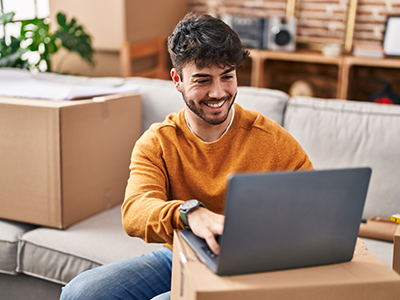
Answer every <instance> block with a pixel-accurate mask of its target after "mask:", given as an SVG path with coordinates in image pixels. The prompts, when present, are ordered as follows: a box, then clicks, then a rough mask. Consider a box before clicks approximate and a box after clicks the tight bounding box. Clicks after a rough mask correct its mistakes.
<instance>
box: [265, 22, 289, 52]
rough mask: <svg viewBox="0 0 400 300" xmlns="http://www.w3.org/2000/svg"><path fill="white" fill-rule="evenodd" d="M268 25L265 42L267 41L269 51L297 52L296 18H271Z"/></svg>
mask: <svg viewBox="0 0 400 300" xmlns="http://www.w3.org/2000/svg"><path fill="white" fill-rule="evenodd" d="M267 25H268V26H265V28H266V31H265V33H264V34H265V35H266V38H265V40H267V49H269V50H273V51H289V52H293V51H295V50H296V32H297V20H296V18H294V17H289V18H286V19H281V18H269V19H268V24H267Z"/></svg>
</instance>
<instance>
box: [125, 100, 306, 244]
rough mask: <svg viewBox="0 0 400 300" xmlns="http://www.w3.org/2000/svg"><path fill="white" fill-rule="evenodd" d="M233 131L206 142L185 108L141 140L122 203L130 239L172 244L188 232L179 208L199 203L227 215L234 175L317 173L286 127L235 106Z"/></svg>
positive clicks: (153, 128)
mask: <svg viewBox="0 0 400 300" xmlns="http://www.w3.org/2000/svg"><path fill="white" fill-rule="evenodd" d="M235 108H236V113H235V118H234V120H233V123H232V125H231V127H230V128H229V130H228V131H227V132H226V133H225V135H223V136H222V137H221V138H220V139H219V140H217V141H215V142H212V143H205V142H203V141H201V140H200V139H199V138H197V137H196V136H195V135H194V134H193V133H192V132H191V131H190V129H189V128H188V127H187V125H186V122H185V118H184V109H182V110H181V111H180V112H179V113H178V114H171V115H169V116H168V117H167V118H166V119H165V121H164V122H163V123H157V124H153V125H152V126H151V127H150V128H149V130H147V131H146V132H145V133H144V134H143V135H142V137H141V138H140V139H139V140H138V141H137V143H136V145H135V148H134V149H133V153H132V161H131V165H130V169H131V172H130V178H129V180H128V185H127V188H126V193H125V201H124V203H123V205H122V221H123V226H124V228H125V231H126V232H127V234H128V235H130V236H137V237H140V238H142V239H144V240H145V241H146V242H166V243H167V245H166V246H167V247H169V248H170V249H172V240H173V230H174V229H175V228H181V229H183V228H184V226H183V224H182V221H181V219H180V216H179V210H178V207H179V205H180V204H181V203H183V202H184V201H186V200H190V199H197V200H199V201H201V202H203V203H204V205H205V206H206V207H207V208H208V209H210V210H211V211H214V212H217V213H222V211H223V208H224V192H225V188H226V183H227V175H228V174H230V173H234V172H251V171H261V170H264V171H276V170H296V169H313V166H312V163H311V162H310V160H309V158H308V156H307V155H306V153H305V152H304V150H303V149H302V148H301V147H300V145H299V144H298V143H297V142H296V141H295V140H294V138H293V137H292V136H291V135H290V134H289V133H288V132H287V131H286V130H285V129H283V128H282V127H280V126H279V125H278V124H277V123H275V122H274V121H272V120H269V119H268V118H266V117H265V116H263V115H261V114H260V113H259V112H256V111H249V110H244V109H243V108H241V107H240V106H239V105H237V104H235Z"/></svg>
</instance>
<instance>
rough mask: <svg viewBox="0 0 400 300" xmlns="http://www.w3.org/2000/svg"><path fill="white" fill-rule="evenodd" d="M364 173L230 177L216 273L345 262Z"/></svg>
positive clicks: (358, 218) (364, 184)
mask: <svg viewBox="0 0 400 300" xmlns="http://www.w3.org/2000/svg"><path fill="white" fill-rule="evenodd" d="M370 175H371V169H370V168H354V169H338V170H323V171H301V172H276V173H256V174H249V173H246V174H236V175H233V176H232V177H231V178H230V179H229V184H228V188H227V200H226V206H225V216H226V218H225V225H224V233H223V235H222V237H221V252H220V255H219V262H218V266H217V270H216V273H217V274H219V275H234V274H243V273H253V272H262V271H271V270H282V269H289V268H298V267H307V266H316V265H325V264H332V263H339V262H346V261H350V260H351V259H352V257H353V252H354V247H355V243H356V239H357V235H358V229H359V224H360V221H361V217H362V212H363V208H364V203H365V198H366V194H367V190H368V185H369V179H370Z"/></svg>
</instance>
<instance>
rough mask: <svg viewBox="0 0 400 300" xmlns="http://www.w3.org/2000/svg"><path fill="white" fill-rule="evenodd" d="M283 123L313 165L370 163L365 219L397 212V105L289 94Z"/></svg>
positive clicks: (399, 202)
mask: <svg viewBox="0 0 400 300" xmlns="http://www.w3.org/2000/svg"><path fill="white" fill-rule="evenodd" d="M284 127H285V128H286V129H287V130H288V131H289V132H290V133H291V134H292V135H293V136H294V138H295V139H296V140H297V141H298V142H299V143H300V144H301V145H302V147H303V148H304V150H305V151H306V152H307V153H308V155H309V156H310V159H311V161H312V162H313V164H314V167H315V168H316V169H328V168H344V167H363V166H369V167H371V168H372V177H371V182H370V187H369V191H368V196H367V201H366V205H365V209H364V214H363V218H364V219H368V218H370V217H373V216H380V217H385V218H390V216H391V214H393V213H399V212H400V184H399V181H400V167H399V165H400V135H399V133H400V106H394V105H391V106H390V105H382V104H374V103H368V102H367V103H366V102H356V101H344V100H323V99H315V98H308V97H294V98H291V99H290V100H289V102H288V105H287V108H286V113H285V117H284Z"/></svg>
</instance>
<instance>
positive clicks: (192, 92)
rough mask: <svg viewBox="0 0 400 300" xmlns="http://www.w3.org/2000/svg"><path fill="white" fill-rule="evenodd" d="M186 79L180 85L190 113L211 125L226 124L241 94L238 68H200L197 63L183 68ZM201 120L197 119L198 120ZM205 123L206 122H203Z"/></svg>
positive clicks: (179, 87)
mask: <svg viewBox="0 0 400 300" xmlns="http://www.w3.org/2000/svg"><path fill="white" fill-rule="evenodd" d="M182 77H183V78H182V79H181V81H180V82H176V81H175V79H174V81H175V85H176V87H177V89H178V90H179V91H180V92H181V93H182V96H183V99H184V101H185V104H186V106H187V107H188V113H191V114H194V115H196V116H197V117H199V118H200V120H199V122H202V121H204V122H206V123H208V124H210V125H219V124H222V123H223V122H224V121H225V120H226V119H227V117H228V115H229V111H230V109H231V106H232V104H233V102H234V101H235V97H236V92H237V78H236V69H235V68H234V67H225V68H223V69H221V68H219V67H217V66H212V67H210V68H204V69H198V68H197V67H196V65H195V64H194V63H191V64H187V65H185V67H184V68H183V69H182ZM195 119H197V118H195ZM201 120H202V121H201Z"/></svg>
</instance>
